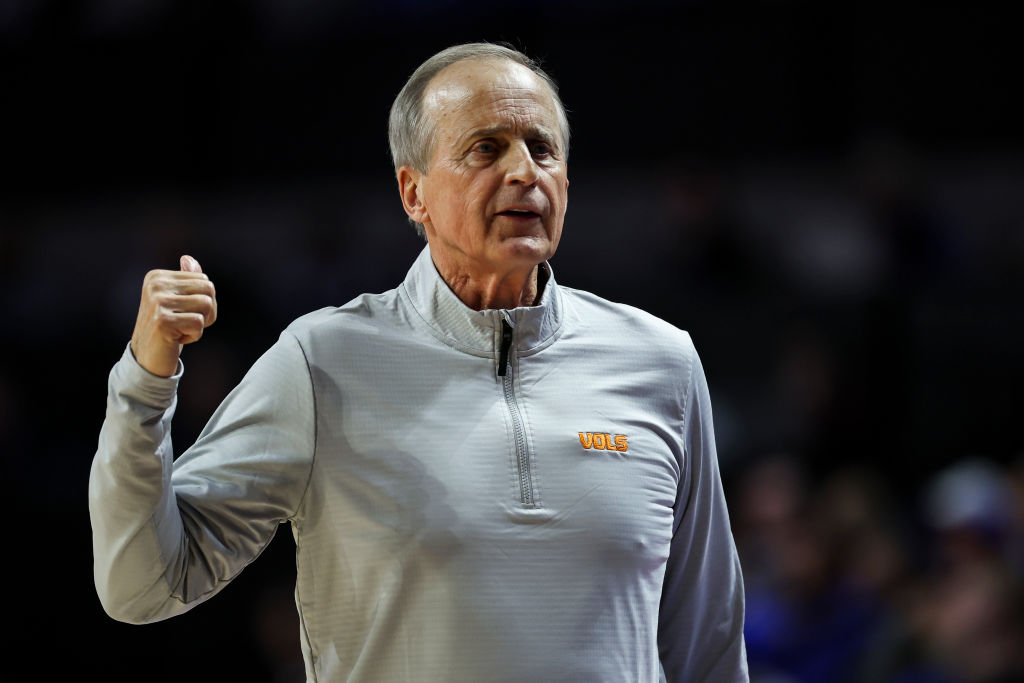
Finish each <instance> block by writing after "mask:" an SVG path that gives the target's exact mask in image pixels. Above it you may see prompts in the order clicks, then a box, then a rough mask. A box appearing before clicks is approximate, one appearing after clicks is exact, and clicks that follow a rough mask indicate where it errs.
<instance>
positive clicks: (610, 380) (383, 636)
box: [89, 249, 747, 683]
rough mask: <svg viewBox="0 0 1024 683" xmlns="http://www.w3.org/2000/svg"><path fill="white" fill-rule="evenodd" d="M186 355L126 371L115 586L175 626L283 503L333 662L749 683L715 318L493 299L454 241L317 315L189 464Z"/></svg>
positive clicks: (110, 538) (96, 487) (372, 677)
mask: <svg viewBox="0 0 1024 683" xmlns="http://www.w3.org/2000/svg"><path fill="white" fill-rule="evenodd" d="M181 376H182V366H180V365H179V371H178V373H177V374H176V375H175V376H174V377H171V378H160V377H156V376H154V375H151V374H149V373H147V372H146V371H145V370H144V369H142V367H141V366H139V365H138V363H136V362H135V360H134V358H133V357H132V355H131V353H130V351H129V350H128V349H126V350H125V353H124V355H123V357H122V358H121V360H120V361H119V362H118V363H117V364H116V365H115V366H114V368H113V369H112V371H111V373H110V380H109V387H108V390H109V393H108V399H107V402H108V403H107V406H108V407H107V415H106V420H105V422H104V424H103V428H102V430H101V433H100V438H99V446H98V450H97V453H96V456H95V459H94V462H93V468H92V472H91V477H90V486H89V505H90V514H91V518H92V525H93V538H94V552H95V578H96V587H97V591H98V594H99V597H100V599H101V602H102V603H103V606H104V608H105V609H106V610H107V612H108V613H109V614H110V615H111V616H112V617H114V618H116V619H119V620H122V621H128V622H134V623H143V622H152V621H156V620H160V619H164V618H167V617H171V616H173V615H176V614H180V613H182V612H185V611H187V610H189V609H190V608H192V607H194V606H195V605H197V604H199V603H201V602H203V601H204V600H206V599H208V598H210V597H212V596H213V595H215V594H216V593H217V592H218V591H220V590H221V589H222V588H224V586H226V585H227V584H228V582H230V581H231V579H232V578H234V577H235V576H236V575H237V574H238V573H239V572H240V571H242V569H243V568H244V567H245V566H246V565H247V564H248V563H249V562H251V561H252V560H253V559H254V558H255V557H257V556H258V555H259V553H260V552H261V550H262V549H263V548H264V547H265V546H266V545H267V543H269V542H270V540H271V538H272V537H273V535H274V532H275V530H276V529H277V527H278V525H279V524H281V523H284V522H290V524H291V530H292V534H293V536H294V539H295V543H296V545H297V580H296V587H295V602H296V605H297V607H298V612H299V617H300V622H301V642H302V650H303V656H304V659H305V662H306V675H307V679H308V680H309V681H319V682H326V681H332V682H333V681H373V682H382V681H387V682H396V681H397V682H401V681H487V682H491V681H570V680H571V681H610V682H615V683H622V682H624V681H641V682H654V681H659V680H668V681H687V682H697V681H715V682H718V681H728V682H733V681H746V680H747V670H746V659H745V651H744V643H743V632H742V628H743V586H742V578H741V573H740V566H739V561H738V558H737V554H736V549H735V545H734V542H733V538H732V534H731V531H730V526H729V517H728V512H727V509H726V504H725V499H724V495H723V491H722V485H721V481H720V475H719V470H718V463H717V458H716V455H715V443H714V435H713V430H712V419H711V404H710V401H709V398H708V391H707V384H706V381H705V377H704V373H703V370H702V368H701V365H700V361H699V359H698V356H697V353H696V351H695V350H694V347H693V345H692V343H691V340H690V337H689V336H688V335H687V334H686V333H685V332H683V331H681V330H679V329H677V328H675V327H673V326H671V325H669V324H668V323H666V322H663V321H661V320H658V319H657V318H654V317H653V316H650V315H648V314H646V313H644V312H642V311H639V310H637V309H634V308H631V307H628V306H623V305H620V304H614V303H610V302H608V301H605V300H603V299H600V298H598V297H596V296H593V295H591V294H588V293H585V292H581V291H578V290H573V289H569V288H566V287H561V286H559V285H557V284H556V282H555V280H554V277H553V276H551V277H550V278H549V280H548V282H547V284H546V286H545V288H544V291H543V295H542V299H541V302H540V305H537V306H531V307H522V308H516V309H511V310H485V311H474V310H472V309H470V308H468V307H466V306H465V305H463V304H462V302H461V301H460V300H459V299H458V298H457V297H456V296H455V295H454V294H453V293H452V291H451V290H450V289H449V288H448V286H447V285H446V284H445V282H444V281H443V280H442V279H441V277H440V276H439V275H438V273H437V271H436V269H435V267H434V265H433V263H432V261H431V259H430V254H429V249H424V251H423V253H422V254H421V255H420V256H419V258H418V259H417V260H416V262H415V264H414V265H413V267H412V269H411V270H410V271H409V274H408V276H407V277H406V279H405V281H404V282H403V283H402V284H401V285H400V286H399V287H398V288H396V289H394V290H391V291H388V292H385V293H383V294H373V295H369V294H368V295H363V296H360V297H358V298H356V299H354V300H353V301H351V302H349V303H348V304H346V305H344V306H342V307H340V308H329V309H323V310H320V311H317V312H315V313H311V314H309V315H307V316H304V317H302V318H299V319H298V320H296V321H295V322H294V323H293V324H292V325H290V326H289V327H288V328H287V330H285V332H284V333H282V335H281V338H280V339H279V341H278V342H277V343H276V344H275V345H274V346H272V347H271V348H270V349H269V350H268V351H267V352H266V353H265V354H264V355H263V356H262V357H261V358H260V359H259V360H258V361H257V362H256V363H255V364H254V365H253V367H252V368H251V369H250V371H249V372H248V374H247V375H246V376H245V378H244V379H243V380H242V382H241V383H240V384H239V385H238V387H236V388H235V389H234V390H233V391H232V392H231V393H230V394H229V395H228V397H227V398H226V399H225V400H224V402H223V403H222V405H221V406H220V407H219V408H218V409H217V411H216V412H215V413H214V415H213V416H212V418H211V419H210V422H209V424H208V425H207V426H206V428H205V429H204V430H203V432H202V434H201V435H200V437H199V439H198V440H197V441H196V443H195V444H194V445H193V446H192V447H191V448H189V449H188V450H187V451H186V452H185V453H184V454H182V455H181V457H179V458H178V459H177V460H174V455H173V450H172V446H171V440H170V424H171V418H172V415H173V413H174V407H175V401H176V398H175V397H176V389H177V384H178V381H179V380H180V378H181Z"/></svg>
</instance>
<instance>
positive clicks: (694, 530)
mask: <svg viewBox="0 0 1024 683" xmlns="http://www.w3.org/2000/svg"><path fill="white" fill-rule="evenodd" d="M692 359H693V360H692V368H691V373H690V374H691V377H690V381H689V390H688V392H687V395H686V405H685V407H684V415H685V421H684V437H685V456H686V460H685V462H686V466H685V468H684V471H683V474H682V480H681V485H680V489H679V497H678V500H677V502H676V510H675V519H674V529H673V536H672V545H671V549H670V555H669V559H668V564H667V566H666V569H665V581H664V586H663V589H662V599H661V611H660V613H659V623H658V649H659V653H660V656H661V663H662V668H663V670H664V673H665V680H667V681H672V682H674V681H680V682H687V683H690V682H692V683H696V682H698V681H699V682H701V683H704V682H708V683H735V682H739V681H747V680H748V678H749V674H748V672H747V659H746V648H745V644H744V640H743V618H744V594H743V577H742V573H741V570H740V563H739V556H738V554H737V552H736V545H735V542H734V540H733V536H732V530H731V527H730V524H729V512H728V509H727V508H726V502H725V494H724V491H723V489H722V481H721V475H720V473H719V468H718V457H717V454H716V451H715V436H714V428H713V424H712V417H711V399H710V397H709V394H708V387H707V380H706V378H705V376H704V370H703V367H702V366H701V363H700V359H699V358H698V356H697V354H696V352H693V356H692Z"/></svg>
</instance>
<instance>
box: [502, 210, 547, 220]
mask: <svg viewBox="0 0 1024 683" xmlns="http://www.w3.org/2000/svg"><path fill="white" fill-rule="evenodd" d="M494 215H495V216H505V217H507V218H513V219H516V220H531V219H534V218H540V214H539V213H537V212H536V211H531V210H530V209H505V210H504V211H499V212H497V213H496V214H494Z"/></svg>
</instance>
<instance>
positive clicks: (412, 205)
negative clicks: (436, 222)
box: [398, 166, 430, 223]
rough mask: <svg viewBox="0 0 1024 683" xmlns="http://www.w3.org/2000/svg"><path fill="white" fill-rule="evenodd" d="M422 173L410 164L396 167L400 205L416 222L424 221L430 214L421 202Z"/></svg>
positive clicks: (428, 218)
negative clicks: (400, 197) (400, 198)
mask: <svg viewBox="0 0 1024 683" xmlns="http://www.w3.org/2000/svg"><path fill="white" fill-rule="evenodd" d="M422 179H423V174H422V173H420V172H419V171H417V170H416V169H415V168H413V167H411V166H402V167H401V168H399V169H398V193H399V194H400V195H401V196H402V207H403V208H404V209H405V213H406V214H408V216H409V218H411V219H412V220H414V221H416V222H417V223H426V222H427V221H428V220H430V214H429V213H428V212H427V207H426V205H425V204H424V203H423V186H422V185H421V184H420V181H421V180H422Z"/></svg>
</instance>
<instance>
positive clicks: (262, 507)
mask: <svg viewBox="0 0 1024 683" xmlns="http://www.w3.org/2000/svg"><path fill="white" fill-rule="evenodd" d="M182 374H183V366H182V365H181V364H180V363H179V366H178V372H177V373H176V374H175V375H174V376H173V377H170V378H162V377H157V376H155V375H152V374H150V373H148V372H147V371H146V370H145V369H144V368H142V367H141V366H140V365H139V364H138V362H137V361H136V360H135V358H134V357H133V356H132V354H131V351H130V350H129V349H126V350H125V353H124V355H123V356H122V357H121V359H120V360H119V361H118V363H117V364H115V365H114V367H113V369H112V370H111V372H110V376H109V382H108V393H107V411H106V417H105V419H104V423H103V426H102V428H101V430H100V436H99V444H98V447H97V451H96V455H95V456H94V458H93V462H92V469H91V471H90V475H89V514H90V520H91V523H92V533H93V556H94V578H95V582H96V591H97V593H98V595H99V598H100V602H101V603H102V605H103V608H104V609H105V610H106V612H107V614H109V615H110V616H111V617H113V618H115V619H117V620H119V621H125V622H129V623H148V622H153V621H158V620H161V619H166V618H168V617H171V616H174V615H177V614H181V613H182V612H185V611H188V610H189V609H191V608H192V607H194V606H196V605H197V604H199V603H201V602H203V601H205V600H207V599H209V598H210V597H212V596H213V595H215V594H216V593H217V592H218V591H220V590H221V589H222V588H223V587H224V586H225V585H227V583H228V582H229V581H231V579H233V578H234V577H235V576H236V575H238V573H239V572H240V571H242V569H244V568H245V566H246V565H248V564H249V563H250V562H252V561H253V560H254V559H255V558H256V557H257V556H258V555H259V554H260V553H261V552H262V551H263V549H264V548H265V547H266V546H267V544H268V543H269V542H270V541H271V539H272V538H273V536H274V532H275V531H276V529H277V527H278V525H279V524H280V523H282V522H284V521H287V520H288V519H289V518H290V517H292V516H293V515H294V514H295V511H296V509H297V508H298V506H299V504H300V502H301V499H302V496H303V495H304V493H305V490H306V486H307V484H308V481H309V476H310V472H311V469H312V462H313V452H314V448H315V410H314V407H315V406H314V397H313V389H312V381H311V379H310V374H309V369H308V366H307V364H306V360H305V355H304V354H303V352H302V349H301V348H300V346H299V343H298V340H297V339H296V338H295V337H294V336H292V335H291V334H290V333H287V332H286V333H284V334H282V335H281V338H280V339H279V340H278V342H277V343H276V344H274V346H272V347H271V348H270V349H269V350H268V351H267V352H266V353H265V354H264V355H263V356H262V357H261V358H260V359H259V360H258V361H256V363H255V364H254V365H253V366H252V368H251V369H250V370H249V372H248V373H247V374H246V376H245V378H244V379H243V380H242V381H241V383H239V385H238V386H237V387H236V388H235V389H234V390H232V392H231V393H230V394H229V395H228V396H227V398H225V400H224V402H223V403H222V404H221V405H220V407H218V409H217V410H216V411H215V413H214V414H213V416H212V417H211V418H210V421H209V423H208V424H207V425H206V427H205V428H204V430H203V432H202V433H201V434H200V436H199V438H198V440H197V441H196V443H195V444H194V445H193V446H192V447H191V448H190V449H189V450H188V451H186V452H185V453H184V454H182V455H181V457H180V458H178V459H177V460H176V461H175V460H174V453H173V448H172V446H171V418H172V416H173V414H174V408H175V405H176V400H177V399H176V391H177V384H178V380H179V379H180V378H181V376H182Z"/></svg>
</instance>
